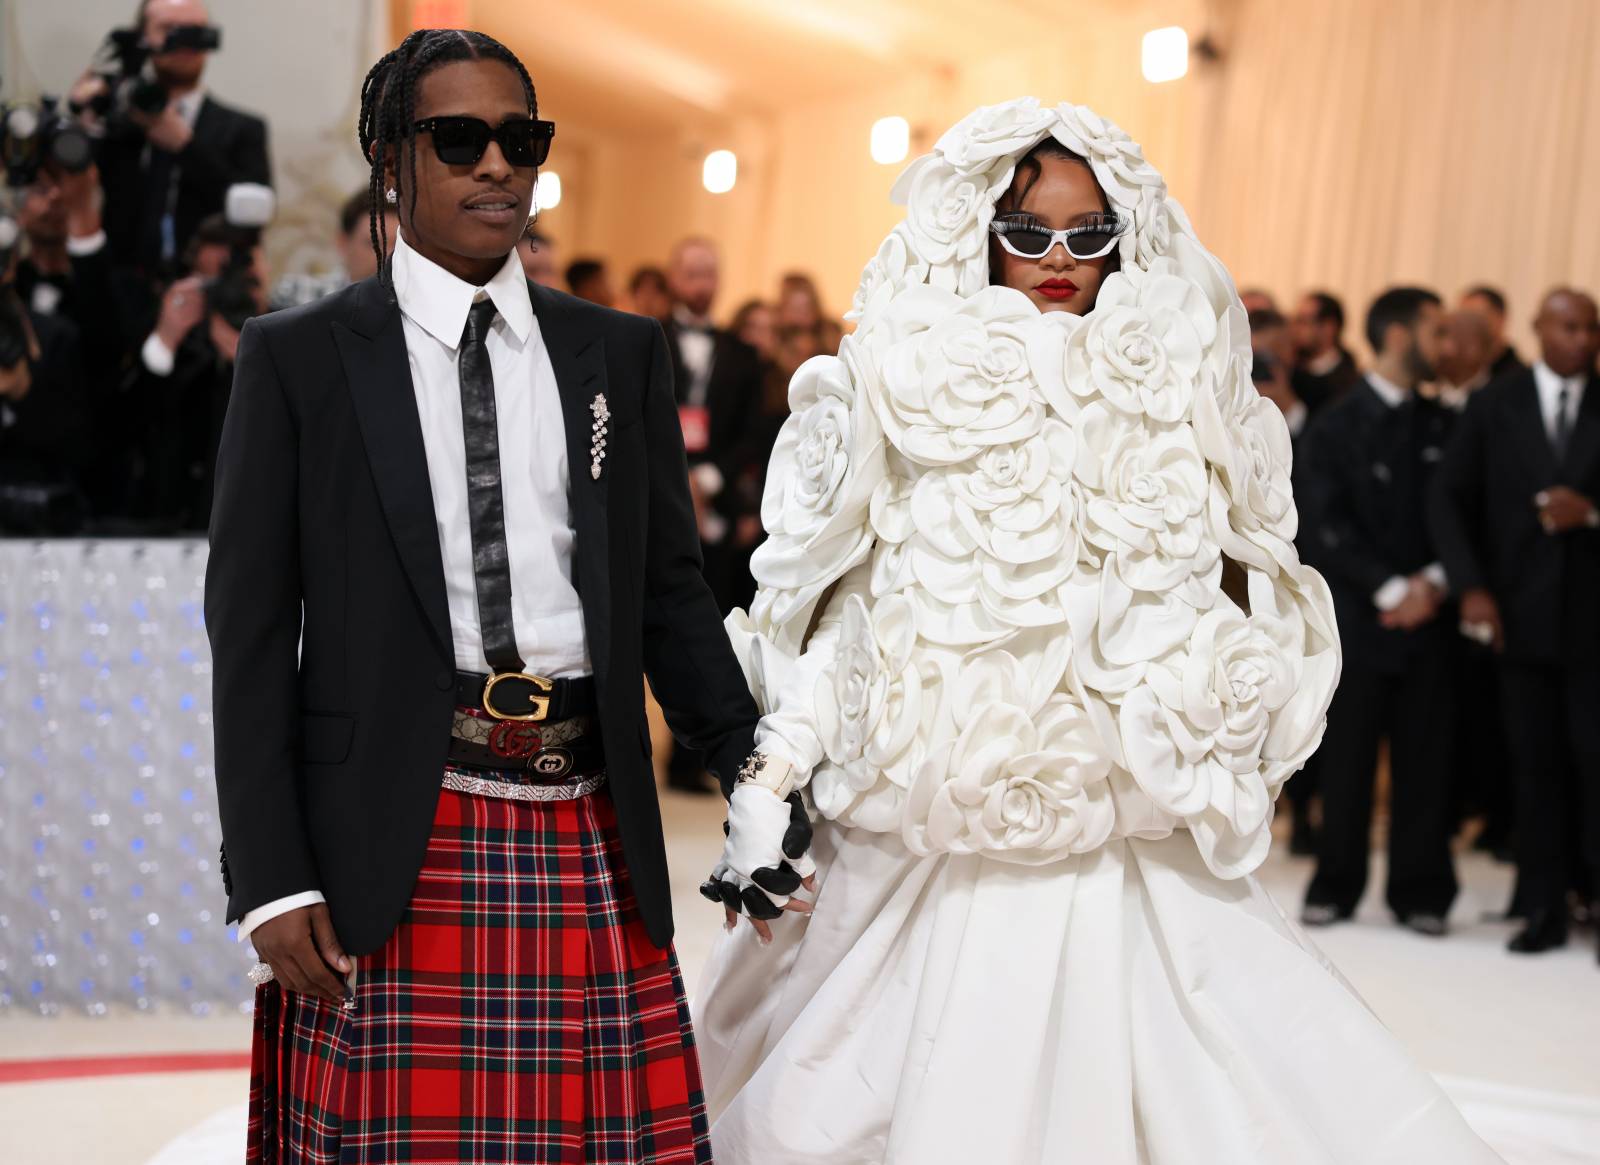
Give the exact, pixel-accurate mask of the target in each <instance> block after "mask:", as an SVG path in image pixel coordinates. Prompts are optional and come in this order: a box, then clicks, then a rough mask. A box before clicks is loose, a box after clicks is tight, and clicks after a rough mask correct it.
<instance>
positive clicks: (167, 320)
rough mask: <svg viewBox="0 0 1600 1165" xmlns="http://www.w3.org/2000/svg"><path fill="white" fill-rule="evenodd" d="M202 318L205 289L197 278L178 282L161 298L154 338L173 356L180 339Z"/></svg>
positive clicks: (204, 304) (204, 311)
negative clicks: (159, 314) (158, 337)
mask: <svg viewBox="0 0 1600 1165" xmlns="http://www.w3.org/2000/svg"><path fill="white" fill-rule="evenodd" d="M205 316H206V289H205V284H204V283H203V282H202V281H201V279H200V277H199V276H198V275H191V276H189V277H188V278H187V279H180V280H178V281H177V282H176V283H174V284H173V285H172V286H171V287H169V288H167V293H166V294H165V295H163V296H162V297H161V316H160V318H159V319H157V320H156V335H158V336H160V337H161V342H162V343H163V344H165V345H166V346H167V350H168V351H169V352H176V351H177V350H178V346H179V345H180V344H182V343H183V340H184V337H185V336H187V335H188V334H189V333H190V332H192V331H193V330H194V328H195V325H196V324H198V323H199V322H200V321H201V320H203V319H205Z"/></svg>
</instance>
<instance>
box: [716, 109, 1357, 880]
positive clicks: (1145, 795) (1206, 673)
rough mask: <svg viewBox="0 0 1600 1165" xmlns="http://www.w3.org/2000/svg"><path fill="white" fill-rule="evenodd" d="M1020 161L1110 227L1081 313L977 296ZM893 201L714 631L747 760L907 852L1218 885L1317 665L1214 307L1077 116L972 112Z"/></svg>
mask: <svg viewBox="0 0 1600 1165" xmlns="http://www.w3.org/2000/svg"><path fill="white" fill-rule="evenodd" d="M1048 136H1053V137H1055V138H1056V139H1057V140H1058V141H1060V142H1061V143H1062V144H1063V145H1065V146H1066V147H1067V148H1069V149H1070V150H1072V151H1073V152H1075V153H1077V154H1079V155H1080V156H1082V157H1083V158H1085V159H1086V160H1087V161H1088V163H1089V165H1090V167H1091V168H1092V170H1093V172H1094V175H1095V177H1096V179H1097V180H1098V181H1099V184H1100V187H1101V189H1102V190H1103V191H1104V192H1105V194H1106V196H1107V198H1108V199H1109V200H1110V202H1111V203H1112V205H1113V207H1114V208H1115V209H1116V210H1117V211H1119V212H1121V213H1122V214H1123V215H1125V216H1127V217H1128V218H1129V219H1130V220H1131V222H1132V229H1130V230H1129V231H1128V232H1127V233H1126V234H1125V235H1124V236H1123V237H1122V239H1121V241H1120V244H1119V246H1120V256H1121V264H1120V269H1119V270H1118V271H1116V272H1114V273H1112V274H1110V275H1108V276H1107V277H1106V279H1105V281H1104V283H1103V285H1102V288H1101V291H1100V294H1099V296H1098V298H1097V300H1096V303H1095V307H1094V310H1093V311H1092V312H1091V313H1090V314H1088V315H1087V316H1083V317H1078V316H1072V315H1068V314H1066V313H1063V312H1046V313H1041V312H1039V310H1038V309H1037V308H1036V307H1034V305H1033V303H1032V302H1031V301H1030V300H1029V299H1028V298H1027V296H1025V295H1024V294H1023V293H1021V292H1019V291H1015V290H1012V289H1009V288H1004V287H991V286H990V285H989V272H988V254H989V246H988V239H989V231H988V227H989V223H990V221H991V219H992V218H993V215H994V205H995V202H996V200H997V199H998V198H999V197H1000V196H1001V194H1003V193H1004V191H1005V190H1006V189H1007V188H1008V187H1009V185H1010V183H1011V179H1012V175H1013V173H1014V171H1015V167H1016V163H1017V161H1018V159H1020V158H1021V157H1022V156H1024V155H1025V154H1027V153H1028V151H1030V150H1031V149H1032V148H1033V147H1034V146H1035V145H1037V144H1038V143H1039V142H1040V141H1042V140H1044V139H1045V138H1046V137H1048ZM894 197H895V199H896V201H899V202H902V203H903V204H905V205H906V207H907V213H906V218H905V221H903V222H902V223H900V224H899V225H898V226H896V227H895V228H894V230H893V231H891V232H890V234H889V237H888V238H887V239H885V240H884V243H883V245H882V247H880V248H879V250H878V253H877V254H876V255H875V256H874V257H873V258H872V260H871V261H870V262H869V263H868V264H867V266H866V269H865V271H864V272H863V273H862V278H861V285H860V288H859V290H858V291H857V293H856V296H855V301H854V304H853V305H852V308H851V311H850V313H849V316H848V317H847V318H850V319H853V320H855V321H856V330H855V332H854V334H852V335H850V336H848V337H846V338H845V340H844V342H843V344H842V345H841V347H840V350H839V353H838V355H837V356H822V357H817V358H815V359H813V360H811V361H808V362H807V363H806V364H805V365H803V366H802V367H801V368H800V369H799V371H798V372H797V373H796V374H795V377H794V380H793V382H792V384H791V386H790V390H789V404H790V408H791V409H792V412H793V415H792V416H791V417H790V419H789V421H788V422H787V423H786V425H785V427H784V429H783V432H782V434H781V436H780V437H779V439H778V443H777V447H776V449H775V451H774V453H773V458H772V464H771V468H770V472H769V476H768V483H767V489H766V495H765V497H764V500H763V504H762V519H763V522H764V524H765V526H766V528H767V531H768V538H767V541H766V542H765V543H763V545H762V546H761V547H760V549H759V550H758V551H757V553H756V555H755V559H754V563H753V569H754V571H755V575H756V579H757V581H758V583H759V584H760V590H759V592H758V594H757V596H756V599H755V602H754V603H753V604H752V608H751V612H750V615H749V616H745V614H744V613H743V612H735V613H734V615H733V616H732V617H730V619H729V631H730V634H731V636H732V638H733V641H734V644H735V647H736V648H737V649H738V650H739V652H740V654H741V657H742V659H743V661H744V663H745V666H746V671H747V674H748V675H749V677H750V679H751V683H752V687H753V689H754V690H755V692H756V694H757V698H758V700H759V701H760V702H761V704H762V710H763V712H765V713H768V715H767V717H766V719H765V720H764V721H763V733H764V734H767V735H769V736H770V737H771V738H775V740H774V743H775V745H777V746H778V747H781V748H783V749H785V750H787V751H788V752H789V753H791V754H794V758H795V759H797V760H799V761H801V762H802V764H803V765H811V766H814V769H813V772H812V776H811V786H810V787H811V795H812V798H813V800H814V802H815V804H816V806H817V808H818V810H819V811H820V812H822V813H823V814H824V815H826V816H829V817H832V818H835V819H838V820H840V821H843V822H846V823H848V824H854V825H860V826H863V827H866V828H871V829H877V830H883V831H897V832H899V833H901V834H902V835H903V836H904V838H905V839H906V841H907V842H908V844H910V845H911V846H912V848H913V849H915V850H917V851H918V852H924V853H932V852H982V853H986V854H989V855H991V856H994V857H1000V858H1006V859H1010V860H1016V861H1022V862H1034V863H1037V862H1045V861H1053V860H1057V859H1059V858H1062V857H1065V856H1068V855H1070V854H1074V853H1082V852H1085V851H1087V850H1090V849H1093V848H1095V847H1097V846H1099V845H1101V844H1104V843H1105V842H1106V841H1107V840H1110V839H1113V838H1119V837H1133V836H1137V837H1157V836H1164V835H1165V834H1167V833H1170V832H1172V831H1173V830H1174V829H1177V828H1187V829H1188V830H1189V831H1190V832H1191V833H1192V835H1193V836H1194V839H1195V841H1196V844H1197V845H1198V846H1199V848H1200V850H1201V853H1202V854H1203V855H1204V857H1205V859H1206V861H1207V863H1208V864H1209V865H1210V866H1211V868H1212V869H1213V870H1214V871H1215V872H1216V873H1218V874H1219V875H1222V876H1229V877H1231V876H1238V875H1241V874H1244V873H1247V872H1249V871H1250V870H1252V869H1254V868H1255V867H1256V866H1257V865H1259V863H1260V861H1261V860H1262V858H1263V857H1264V856H1265V853H1266V850H1267V846H1268V843H1269V840H1270V838H1269V834H1268V826H1269V825H1270V822H1271V818H1272V806H1273V801H1274V798H1275V797H1276V795H1277V793H1278V791H1279V789H1280V788H1281V786H1282V784H1283V782H1284V780H1286V779H1287V777H1288V776H1289V775H1290V774H1292V773H1293V772H1294V771H1296V770H1297V769H1298V768H1299V767H1300V766H1301V765H1302V764H1303V763H1304V762H1305V760H1306V758H1307V757H1308V756H1309V755H1310V753H1311V752H1312V750H1313V749H1314V748H1315V747H1316V745H1317V743H1318V742H1319V740H1320V738H1321V734H1322V725H1323V720H1324V716H1325V713H1326V710H1327V706H1328V702H1329V699H1330V698H1331V695H1332V691H1333V687H1334V685H1335V683H1336V682H1337V677H1338V670H1339V654H1338V641H1337V633H1336V631H1335V625H1334V619H1333V611H1332V603H1331V601H1330V598H1329V595H1328V591H1327V588H1326V586H1325V584H1324V583H1323V580H1322V579H1321V577H1320V576H1318V575H1317V574H1316V573H1315V572H1314V571H1312V570H1311V569H1309V568H1307V567H1305V566H1303V565H1302V564H1301V563H1300V560H1299V557H1298V556H1297V554H1296V553H1295V549H1294V544H1293V539H1294V535H1295V527H1296V515H1295V509H1294V502H1293V498H1292V495H1291V493H1290V487H1289V467H1290V443H1289V434H1288V430H1287V428H1286V426H1285V424H1284V421H1283V419H1282V417H1281V415H1280V414H1279V412H1278V410H1277V408H1276V407H1275V406H1273V405H1272V404H1271V403H1270V402H1267V401H1264V400H1262V399H1261V398H1260V397H1259V396H1258V395H1257V393H1256V391H1255V389H1254V386H1253V385H1252V383H1251V381H1250V376H1249V364H1250V347H1249V335H1248V330H1247V326H1246V321H1245V315H1244V311H1243V308H1242V307H1241V306H1240V303H1239V298H1238V295H1237V293H1236V292H1235V290H1234V286H1233V282H1232V280H1231V279H1230V278H1229V276H1228V273H1227V271H1226V270H1225V269H1224V268H1223V267H1222V265H1221V264H1220V263H1219V262H1218V261H1217V260H1216V259H1215V258H1214V257H1213V256H1212V255H1211V254H1210V253H1209V252H1207V251H1206V249H1205V248H1204V247H1203V246H1201V244H1200V242H1199V240H1198V239H1197V238H1196V237H1195V234H1194V231H1193V228H1192V227H1191V226H1190V225H1189V221H1188V219H1187V217H1186V216H1185V215H1184V213H1183V211H1182V209H1181V208H1180V207H1179V206H1178V204H1177V203H1176V202H1175V201H1174V200H1173V199H1172V198H1170V197H1169V196H1168V194H1167V191H1166V185H1165V183H1164V182H1163V181H1162V179H1161V176H1160V174H1159V173H1157V172H1156V170H1155V169H1154V168H1153V167H1152V166H1151V165H1150V164H1149V163H1148V162H1147V161H1145V158H1144V155H1143V153H1142V152H1141V151H1140V149H1139V147H1138V145H1137V144H1136V143H1134V142H1133V141H1132V139H1130V138H1129V137H1128V136H1127V135H1126V134H1125V133H1123V132H1122V131H1121V130H1120V129H1118V128H1117V127H1116V126H1115V125H1113V124H1111V123H1110V122H1109V121H1106V120H1105V119H1104V118H1102V117H1100V116H1099V115H1097V114H1095V113H1094V112H1093V111H1091V110H1089V109H1087V108H1085V107H1083V106H1076V105H1069V104H1062V105H1058V106H1054V107H1048V108H1047V107H1045V106H1043V105H1041V104H1040V102H1039V101H1037V100H1036V99H1034V98H1023V99H1020V100H1017V101H1011V102H1007V103H1005V104H1002V105H993V106H986V107H984V108H981V109H978V110H977V111H975V112H974V113H972V114H971V115H970V116H968V117H967V118H965V119H964V120H963V121H961V122H960V123H959V124H957V125H956V126H955V127H953V128H952V129H951V130H950V131H949V132H948V133H946V134H945V135H944V136H943V137H941V138H940V139H939V141H938V143H937V144H936V145H935V147H934V150H933V152H932V153H930V154H928V155H926V156H924V157H921V158H919V159H917V160H916V161H915V162H913V163H912V164H911V166H910V167H909V168H908V169H907V170H906V171H905V173H904V174H903V175H902V176H901V178H900V180H899V181H898V182H897V183H896V184H895V187H894ZM1230 561H1231V563H1233V564H1234V565H1235V568H1236V569H1234V570H1233V571H1232V572H1231V573H1230V578H1233V579H1236V581H1237V585H1230V586H1228V587H1227V589H1226V590H1225V589H1224V581H1223V576H1224V568H1225V563H1226V562H1230ZM1230 593H1231V595H1232V597H1230ZM825 598H826V602H825V603H823V600H824V599H825ZM819 604H822V608H821V609H820V610H819Z"/></svg>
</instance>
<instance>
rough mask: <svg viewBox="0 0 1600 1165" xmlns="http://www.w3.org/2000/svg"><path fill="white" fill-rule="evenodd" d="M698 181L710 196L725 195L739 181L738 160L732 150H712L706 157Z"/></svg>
mask: <svg viewBox="0 0 1600 1165" xmlns="http://www.w3.org/2000/svg"><path fill="white" fill-rule="evenodd" d="M700 181H701V182H702V183H704V184H705V188H706V189H707V190H709V191H710V192H711V193H712V194H726V193H728V191H730V190H732V189H733V187H734V183H736V182H738V181H739V158H738V156H737V155H736V154H735V153H734V152H733V151H732V150H712V151H711V152H710V153H709V154H707V155H706V163H705V166H704V167H703V168H702V169H701V171H700Z"/></svg>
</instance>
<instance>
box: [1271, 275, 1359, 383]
mask: <svg viewBox="0 0 1600 1165" xmlns="http://www.w3.org/2000/svg"><path fill="white" fill-rule="evenodd" d="M1289 328H1290V331H1291V333H1292V334H1293V336H1294V351H1295V366H1294V393H1295V395H1296V396H1298V397H1299V398H1300V399H1301V400H1302V401H1304V402H1305V405H1306V408H1307V409H1308V410H1310V411H1311V412H1312V413H1318V412H1320V411H1321V410H1322V409H1323V408H1324V407H1326V406H1327V405H1329V404H1331V403H1332V402H1334V401H1336V400H1338V399H1339V398H1340V397H1342V396H1343V395H1344V394H1345V393H1347V392H1349V391H1350V390H1351V389H1352V388H1354V387H1355V386H1356V385H1357V384H1360V383H1361V370H1360V369H1358V368H1357V367H1356V361H1355V357H1354V356H1351V355H1350V353H1349V351H1347V350H1346V348H1345V346H1344V304H1342V303H1340V302H1339V300H1338V298H1337V297H1335V296H1332V295H1330V294H1328V293H1327V292H1326V291H1308V292H1306V294H1305V295H1303V296H1301V297H1300V303H1299V305H1298V306H1297V307H1296V308H1295V309H1294V315H1293V317H1291V319H1290V321H1289Z"/></svg>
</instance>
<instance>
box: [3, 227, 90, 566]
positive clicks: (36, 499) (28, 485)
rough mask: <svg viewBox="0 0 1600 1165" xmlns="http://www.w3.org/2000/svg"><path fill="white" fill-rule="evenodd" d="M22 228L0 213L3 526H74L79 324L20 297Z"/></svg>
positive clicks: (81, 421) (27, 529) (37, 531)
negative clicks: (17, 280) (28, 304)
mask: <svg viewBox="0 0 1600 1165" xmlns="http://www.w3.org/2000/svg"><path fill="white" fill-rule="evenodd" d="M19 234H20V232H19V230H18V228H17V225H16V223H15V222H14V221H13V220H11V219H4V220H3V221H0V534H8V535H60V534H72V533H75V532H77V530H78V529H79V528H80V527H81V526H82V524H83V520H84V516H85V509H86V507H85V503H84V500H83V494H82V492H81V490H80V489H79V486H78V470H79V469H80V468H81V465H80V464H79V462H80V459H81V457H82V450H83V447H84V428H85V419H86V412H87V410H86V406H85V392H84V375H83V366H82V364H81V363H80V362H79V359H78V352H79V349H80V340H79V335H78V330H77V329H76V328H75V327H73V326H72V325H71V324H70V323H68V322H67V321H65V320H60V319H53V318H51V317H50V316H48V315H41V314H39V313H38V312H35V311H32V310H30V309H28V308H27V307H25V306H24V304H23V303H22V301H21V300H20V299H19V298H18V297H17V292H16V284H15V274H16V269H17V258H16V244H17V242H18V239H19Z"/></svg>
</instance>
